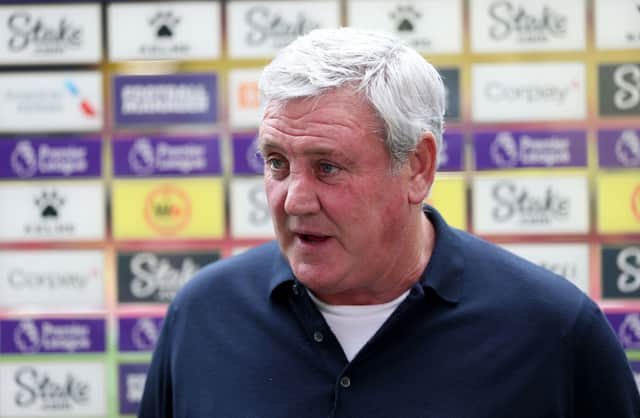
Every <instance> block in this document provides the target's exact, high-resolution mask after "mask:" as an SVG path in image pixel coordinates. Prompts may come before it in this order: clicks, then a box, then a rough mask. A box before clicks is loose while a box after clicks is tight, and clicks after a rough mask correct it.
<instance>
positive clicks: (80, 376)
mask: <svg viewBox="0 0 640 418" xmlns="http://www.w3.org/2000/svg"><path fill="white" fill-rule="evenodd" d="M343 25H350V26H357V27H363V28H374V29H383V30H387V31H390V32H393V33H396V34H397V35H398V36H400V37H401V38H403V39H405V40H406V41H407V42H408V43H409V44H410V45H412V46H413V47H414V48H416V49H417V50H418V51H419V52H420V53H422V54H424V56H425V57H428V59H429V60H430V61H432V62H433V63H434V64H435V65H436V66H437V67H438V69H439V70H440V72H441V73H442V75H443V77H444V81H445V84H446V87H447V93H448V96H447V98H448V105H447V107H448V110H447V130H446V133H445V138H444V146H443V148H442V154H441V160H442V164H441V167H440V173H439V174H438V176H437V180H436V184H435V186H434V190H433V193H432V195H431V197H430V199H429V200H430V201H431V203H433V204H434V205H435V206H436V207H437V208H439V209H440V210H441V212H442V213H443V214H444V216H445V218H446V219H447V220H448V222H449V223H450V224H452V225H454V226H456V227H459V228H462V229H466V230H469V231H471V232H474V233H477V234H479V235H481V236H483V237H485V238H487V239H489V240H491V241H493V242H496V243H498V244H500V245H503V246H504V247H506V248H508V249H509V250H511V251H513V252H515V253H517V254H520V255H522V256H523V257H525V258H528V259H531V260H532V261H534V262H535V263H538V264H541V265H543V266H545V267H547V268H549V269H551V270H553V271H556V272H558V273H560V274H561V275H563V276H565V277H566V278H567V280H570V281H572V282H574V283H575V284H576V285H577V286H578V287H579V288H580V289H582V290H583V291H584V292H585V293H588V294H589V295H590V296H591V297H592V298H594V299H595V300H596V301H597V302H598V303H599V304H600V305H601V306H602V307H603V308H604V310H605V311H606V313H607V315H608V317H609V319H610V321H611V324H612V327H613V329H614V330H615V332H616V333H617V335H618V337H619V338H620V341H621V342H622V344H623V345H624V347H625V349H626V350H627V353H628V357H629V361H630V362H631V365H632V367H633V369H634V370H635V372H636V376H637V379H640V2H638V1H637V0H562V1H550V0H464V1H463V0H413V1H387V0H385V1H376V0H314V1H226V2H219V1H181V2H173V3H169V2H132V1H129V2H97V1H94V2H84V1H69V2H67V3H55V2H42V4H39V3H32V2H19V3H18V2H14V3H10V2H6V1H5V2H2V3H1V4H0V418H5V417H18V416H37V417H48V416H64V417H77V416H109V417H114V416H123V415H124V416H126V415H133V414H135V411H136V408H137V404H138V402H139V400H140V396H141V393H142V388H143V385H144V380H145V373H146V370H147V367H148V362H149V359H150V353H151V351H152V350H153V347H154V344H155V342H156V339H157V337H158V333H159V329H160V326H161V324H162V319H163V315H164V313H165V310H166V306H167V303H169V302H170V301H171V300H172V299H173V297H174V296H175V294H176V292H177V291H178V289H179V288H180V287H181V286H182V285H183V284H184V283H185V282H186V281H187V280H189V278H190V277H191V276H192V275H193V273H194V272H196V271H197V270H198V269H199V268H201V267H202V266H204V265H205V264H208V263H212V262H215V261H216V260H218V259H220V258H224V257H230V256H232V255H233V254H234V253H236V252H239V251H243V250H244V249H246V248H248V247H251V246H254V245H257V244H260V243H262V242H265V241H267V240H269V239H272V238H273V231H272V227H271V218H270V215H269V212H268V210H267V205H266V198H265V193H264V190H263V186H262V180H261V177H260V176H261V170H262V161H260V160H259V159H258V158H257V157H256V155H255V138H256V132H257V126H258V123H259V117H260V112H261V108H262V106H263V103H261V101H260V97H259V95H258V91H257V81H258V78H259V74H260V71H261V68H262V67H264V65H266V64H267V63H268V62H269V60H270V59H271V58H272V57H273V56H274V54H276V52H277V51H278V50H279V49H281V48H282V47H283V46H285V45H286V44H288V43H289V42H291V40H292V39H294V38H295V37H297V36H298V35H300V34H302V33H306V32H308V31H310V30H312V29H314V28H325V27H338V26H343ZM532 349H535V348H532ZM523 361H526V359H523ZM36 388H43V390H36Z"/></svg>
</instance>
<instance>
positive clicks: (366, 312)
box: [309, 289, 411, 361]
mask: <svg viewBox="0 0 640 418" xmlns="http://www.w3.org/2000/svg"><path fill="white" fill-rule="evenodd" d="M410 290H411V289H409V290H407V291H406V292H404V293H403V294H401V295H400V296H398V297H397V298H396V299H394V300H392V301H390V302H387V303H382V304H379V305H329V304H327V303H325V302H323V301H321V300H320V299H318V298H317V297H316V296H315V295H314V294H313V293H311V292H310V291H309V296H311V300H313V302H314V303H315V304H316V306H317V307H318V310H319V311H320V313H321V314H322V316H323V317H324V319H325V321H327V324H328V325H329V328H331V331H332V332H333V334H334V335H335V336H336V338H337V339H338V342H339V343H340V345H341V346H342V351H344V354H345V355H346V356H347V360H349V361H351V360H352V359H353V358H354V357H355V356H356V354H358V352H359V351H360V349H361V348H362V347H364V345H365V344H366V343H367V341H369V340H370V339H371V337H373V335H374V334H375V333H376V332H377V331H378V329H380V327H381V326H382V324H383V323H384V321H386V320H387V318H388V317H389V316H391V314H392V313H393V311H394V310H395V309H396V308H397V307H398V305H400V303H401V302H402V301H403V300H404V299H405V298H406V297H407V296H408V295H409V291H410Z"/></svg>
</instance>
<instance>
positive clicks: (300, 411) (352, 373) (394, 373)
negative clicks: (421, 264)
mask: <svg viewBox="0 0 640 418" xmlns="http://www.w3.org/2000/svg"><path fill="white" fill-rule="evenodd" d="M425 213H426V214H427V216H428V217H429V219H430V220H431V222H432V223H433V225H434V227H435V231H436V243H435V247H434V250H433V254H432V256H431V259H430V261H429V264H428V265H427V267H426V269H425V271H424V273H423V275H422V277H421V279H420V280H419V281H418V282H417V283H416V284H415V285H414V286H413V287H412V288H411V290H410V293H409V296H408V297H407V298H406V299H405V300H404V301H403V302H402V303H401V304H400V305H399V306H398V308H397V309H396V311H395V312H394V313H393V314H392V315H391V316H390V317H389V318H388V320H387V321H386V322H385V323H384V324H383V326H382V327H381V328H380V329H379V330H378V332H377V333H376V334H375V335H374V336H373V337H372V339H371V340H370V341H369V342H368V343H367V344H366V345H365V346H364V347H363V348H362V350H361V351H360V352H359V353H358V354H357V355H356V357H355V358H354V359H353V360H352V361H351V362H348V361H347V359H346V358H345V355H344V353H343V352H342V349H341V347H340V345H339V343H338V341H337V340H336V338H335V336H334V335H333V334H332V332H331V330H330V329H329V327H328V326H327V324H326V322H325V321H324V319H323V317H322V315H321V314H320V313H319V311H318V310H317V308H316V306H315V305H314V303H313V301H311V300H310V298H309V295H308V294H307V292H306V290H305V289H304V287H303V286H302V285H301V284H300V283H299V282H297V281H296V279H295V277H294V276H293V273H292V271H291V269H290V267H289V265H288V264H287V262H286V261H285V260H284V259H283V257H282V256H281V254H280V251H279V249H278V246H277V243H275V242H271V243H268V244H265V245H263V246H260V247H258V248H255V249H253V250H250V251H248V252H246V253H244V254H241V255H239V256H236V257H232V258H228V259H225V260H221V261H218V262H216V263H214V264H212V265H210V266H208V267H206V268H204V269H203V270H201V271H200V272H199V273H198V274H197V275H196V276H195V277H194V278H193V279H192V280H191V281H189V282H188V283H187V285H186V286H185V287H184V288H183V289H182V291H181V292H180V293H179V295H178V296H177V297H176V299H175V300H174V302H173V303H172V304H171V305H170V307H169V309H168V312H167V317H166V320H165V322H164V327H163V330H162V334H161V337H160V340H159V342H158V345H157V348H156V351H155V353H154V356H153V360H152V364H151V367H150V370H149V374H148V377H147V382H146V386H145V391H144V396H143V400H142V405H141V410H140V415H139V416H140V417H142V418H163V417H185V418H186V417H189V418H199V417H202V418H205V417H206V418H211V417H225V418H226V417H229V418H236V417H238V418H240V417H242V418H288V417H291V418H316V417H318V418H319V417H344V418H405V417H425V418H471V417H474V418H481V417H483V418H500V417H505V418H506V417H508V418H552V417H575V418H590V417H594V418H595V417H598V418H604V417H611V418H627V417H640V400H639V397H638V391H637V389H636V386H635V382H634V380H633V377H632V374H631V371H630V369H629V366H628V363H627V360H626V357H625V354H624V352H623V350H622V349H621V347H620V345H619V344H618V342H617V340H616V338H615V335H614V334H613V332H612V331H611V328H610V327H609V325H608V322H607V321H606V320H605V318H604V317H603V315H602V313H601V312H600V310H599V309H598V307H597V306H596V305H595V304H594V303H593V302H592V301H591V300H590V299H589V298H588V297H587V296H586V295H584V294H583V293H582V292H581V291H579V290H578V289H577V288H576V287H575V286H573V285H572V284H571V283H569V282H568V281H567V280H566V279H563V278H561V277H559V276H556V275H554V274H553V273H550V272H548V271H546V270H544V269H542V268H540V267H537V266H535V265H533V264H531V263H529V262H527V261H525V260H523V259H521V258H518V257H516V256H514V255H512V254H510V253H508V252H506V251H504V250H502V249H500V248H498V247H496V246H494V245H491V244H489V243H487V242H484V241H482V240H480V239H478V238H475V237H473V236H472V235H470V234H467V233H465V232H462V231H458V230H455V229H452V228H450V227H449V226H447V225H446V223H445V222H444V220H443V219H442V218H441V216H440V215H439V214H438V213H437V212H436V211H435V210H434V209H432V208H427V209H426V211H425Z"/></svg>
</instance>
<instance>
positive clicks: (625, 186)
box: [598, 172, 640, 232]
mask: <svg viewBox="0 0 640 418" xmlns="http://www.w3.org/2000/svg"><path fill="white" fill-rule="evenodd" d="M598 230H599V231H600V232H640V176H638V173H637V172H636V173H617V174H603V173H600V174H599V175H598Z"/></svg>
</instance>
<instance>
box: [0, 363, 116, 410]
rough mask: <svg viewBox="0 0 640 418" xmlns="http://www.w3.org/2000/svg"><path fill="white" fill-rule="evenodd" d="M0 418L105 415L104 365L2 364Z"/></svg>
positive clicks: (0, 375)
mask: <svg viewBox="0 0 640 418" xmlns="http://www.w3.org/2000/svg"><path fill="white" fill-rule="evenodd" d="M0 387H2V390H1V391H0V416H2V417H76V416H82V417H85V416H106V414H107V387H106V373H105V365H104V364H103V363H102V362H56V363H53V362H47V363H43V362H32V363H5V364H2V365H0Z"/></svg>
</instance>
